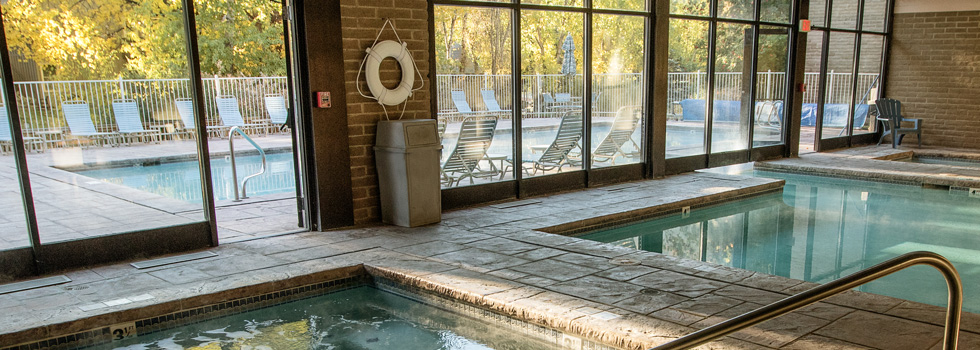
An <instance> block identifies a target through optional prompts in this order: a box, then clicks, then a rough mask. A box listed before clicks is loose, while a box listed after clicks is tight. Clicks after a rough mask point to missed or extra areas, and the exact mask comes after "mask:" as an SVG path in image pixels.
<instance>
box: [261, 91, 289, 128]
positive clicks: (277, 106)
mask: <svg viewBox="0 0 980 350" xmlns="http://www.w3.org/2000/svg"><path fill="white" fill-rule="evenodd" d="M265 110H266V112H269V122H271V123H272V124H273V125H285V124H286V121H287V120H288V119H289V110H288V109H287V108H286V99H285V98H283V97H282V95H280V94H265Z"/></svg>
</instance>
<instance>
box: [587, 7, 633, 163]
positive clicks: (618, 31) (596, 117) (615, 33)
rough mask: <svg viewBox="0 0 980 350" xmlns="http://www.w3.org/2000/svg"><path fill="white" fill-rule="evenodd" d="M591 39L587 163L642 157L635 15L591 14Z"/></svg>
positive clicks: (631, 159) (628, 160)
mask: <svg viewBox="0 0 980 350" xmlns="http://www.w3.org/2000/svg"><path fill="white" fill-rule="evenodd" d="M593 20H594V21H595V22H594V28H595V30H593V32H592V33H593V38H592V67H593V68H592V72H593V76H592V94H591V98H592V130H591V132H592V157H593V158H592V159H593V162H592V165H593V166H594V167H605V166H612V165H622V164H630V163H639V162H642V161H643V148H642V147H641V146H640V145H642V144H643V126H642V124H643V119H644V115H645V114H644V111H645V110H646V109H645V108H644V106H643V101H644V99H643V96H644V93H645V89H644V88H643V82H644V79H643V74H644V70H643V65H644V60H643V58H644V57H643V37H644V26H645V23H646V20H645V19H644V18H643V17H638V16H616V15H595V16H594V17H593Z"/></svg>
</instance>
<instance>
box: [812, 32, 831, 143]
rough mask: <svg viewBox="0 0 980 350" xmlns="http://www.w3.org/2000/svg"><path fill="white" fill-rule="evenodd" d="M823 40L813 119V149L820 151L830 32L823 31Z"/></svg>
mask: <svg viewBox="0 0 980 350" xmlns="http://www.w3.org/2000/svg"><path fill="white" fill-rule="evenodd" d="M823 33H824V34H823V42H822V43H821V45H822V47H821V48H820V75H819V77H818V80H819V81H820V89H819V91H818V92H817V118H816V120H815V121H814V130H813V143H814V145H813V150H814V151H816V152H819V151H820V141H821V140H822V139H823V112H824V104H826V103H825V101H824V99H825V98H827V66H828V64H827V59H828V58H829V56H830V53H829V50H828V47H829V46H830V32H829V31H825V32H823Z"/></svg>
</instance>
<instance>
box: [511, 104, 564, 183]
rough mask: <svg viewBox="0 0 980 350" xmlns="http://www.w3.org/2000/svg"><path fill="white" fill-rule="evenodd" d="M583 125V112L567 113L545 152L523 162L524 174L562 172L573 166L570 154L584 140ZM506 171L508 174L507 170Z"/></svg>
mask: <svg viewBox="0 0 980 350" xmlns="http://www.w3.org/2000/svg"><path fill="white" fill-rule="evenodd" d="M582 125H583V121H582V111H580V110H574V111H567V112H565V114H564V116H562V118H561V124H560V125H559V126H558V133H557V134H555V140H554V141H552V142H551V144H550V145H548V146H547V147H544V148H543V149H544V151H543V152H542V153H541V156H540V157H538V158H537V159H524V160H523V163H524V166H523V168H524V172H525V173H527V174H529V175H535V174H537V173H538V171H539V170H540V171H542V172H545V171H551V170H555V169H557V170H558V172H561V168H562V167H564V166H565V165H571V162H572V159H569V157H568V153H569V152H571V151H572V150H573V149H575V148H576V147H578V143H579V140H581V139H582ZM504 171H505V172H506V171H507V169H504Z"/></svg>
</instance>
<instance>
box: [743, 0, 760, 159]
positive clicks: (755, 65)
mask: <svg viewBox="0 0 980 350" xmlns="http://www.w3.org/2000/svg"><path fill="white" fill-rule="evenodd" d="M758 4H759V1H756V5H758ZM758 11H759V7H758V6H756V15H758V14H759V12H758ZM752 29H753V30H752V42H751V43H749V44H751V45H752V62H750V63H749V64H750V66H751V68H750V72H751V73H750V76H749V106H748V110H749V130H748V135H746V136H747V137H748V144H747V145H746V147H745V149H746V150H747V151H748V152H749V156H750V157H751V154H752V153H751V152H752V148H753V143H754V142H755V118H756V115H755V99H756V85H758V81H757V80H758V72H759V47H760V45H759V32H760V31H761V30H762V26H760V25H758V24H754V25H752ZM742 36H743V37H744V36H745V35H744V34H743V35H742ZM743 64H744V63H743Z"/></svg>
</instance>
